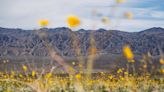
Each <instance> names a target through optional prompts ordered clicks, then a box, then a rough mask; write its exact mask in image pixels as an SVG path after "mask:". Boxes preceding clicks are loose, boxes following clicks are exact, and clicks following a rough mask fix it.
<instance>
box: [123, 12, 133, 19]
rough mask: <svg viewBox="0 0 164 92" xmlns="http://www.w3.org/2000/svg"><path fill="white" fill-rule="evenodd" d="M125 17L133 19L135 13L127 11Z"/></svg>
mask: <svg viewBox="0 0 164 92" xmlns="http://www.w3.org/2000/svg"><path fill="white" fill-rule="evenodd" d="M125 17H126V18H127V19H132V18H133V13H131V12H126V13H125Z"/></svg>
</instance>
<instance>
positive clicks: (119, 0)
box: [116, 0, 126, 4]
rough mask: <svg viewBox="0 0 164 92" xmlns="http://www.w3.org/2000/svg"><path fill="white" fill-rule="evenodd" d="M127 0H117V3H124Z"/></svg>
mask: <svg viewBox="0 0 164 92" xmlns="http://www.w3.org/2000/svg"><path fill="white" fill-rule="evenodd" d="M125 1H126V0H116V2H117V3H118V4H119V3H124V2H125Z"/></svg>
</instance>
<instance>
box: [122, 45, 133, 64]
mask: <svg viewBox="0 0 164 92" xmlns="http://www.w3.org/2000/svg"><path fill="white" fill-rule="evenodd" d="M123 54H124V56H125V57H126V58H127V59H128V61H129V62H134V60H133V58H134V55H133V52H132V50H131V49H130V47H129V45H125V46H124V47H123Z"/></svg>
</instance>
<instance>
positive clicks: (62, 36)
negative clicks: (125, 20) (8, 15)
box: [0, 27, 164, 56]
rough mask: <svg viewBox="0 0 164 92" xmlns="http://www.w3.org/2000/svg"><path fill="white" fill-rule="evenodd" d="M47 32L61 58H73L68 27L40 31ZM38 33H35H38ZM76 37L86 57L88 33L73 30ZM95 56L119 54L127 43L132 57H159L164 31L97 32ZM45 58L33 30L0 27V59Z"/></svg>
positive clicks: (163, 49) (158, 28)
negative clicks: (4, 57) (145, 54)
mask: <svg viewBox="0 0 164 92" xmlns="http://www.w3.org/2000/svg"><path fill="white" fill-rule="evenodd" d="M39 30H43V31H44V30H48V31H47V34H48V36H47V40H48V42H49V43H50V44H52V46H53V49H55V51H57V52H58V54H60V55H61V56H75V51H74V48H72V40H71V34H70V32H71V29H69V28H67V27H59V28H43V29H39ZM39 30H38V31H39ZM74 33H75V34H76V35H77V37H78V40H79V43H80V44H81V45H80V48H81V49H82V54H83V55H88V49H89V47H90V44H89V43H90V42H89V41H90V38H89V36H90V33H91V30H85V29H80V30H78V31H74ZM93 34H94V37H95V40H96V47H97V49H98V52H97V53H112V54H122V46H123V45H125V44H129V45H130V46H131V48H132V50H133V51H134V53H135V54H138V55H142V54H144V53H147V52H150V53H151V54H152V55H154V56H156V55H160V51H159V50H160V49H161V50H162V51H164V28H160V27H153V28H149V29H146V30H143V31H140V32H123V31H119V30H105V29H98V30H94V31H93ZM23 55H27V56H28V55H31V56H48V52H47V51H46V49H45V46H44V44H43V42H42V40H41V39H40V38H39V36H38V35H37V34H36V30H23V29H20V28H16V29H12V28H2V27H0V56H23Z"/></svg>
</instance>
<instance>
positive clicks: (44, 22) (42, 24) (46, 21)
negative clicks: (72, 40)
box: [39, 20, 49, 27]
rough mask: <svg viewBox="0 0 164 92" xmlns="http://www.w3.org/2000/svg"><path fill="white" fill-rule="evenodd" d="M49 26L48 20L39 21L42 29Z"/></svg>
mask: <svg viewBox="0 0 164 92" xmlns="http://www.w3.org/2000/svg"><path fill="white" fill-rule="evenodd" d="M48 24H49V21H48V20H40V21H39V25H40V26H41V27H45V26H47V25H48Z"/></svg>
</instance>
